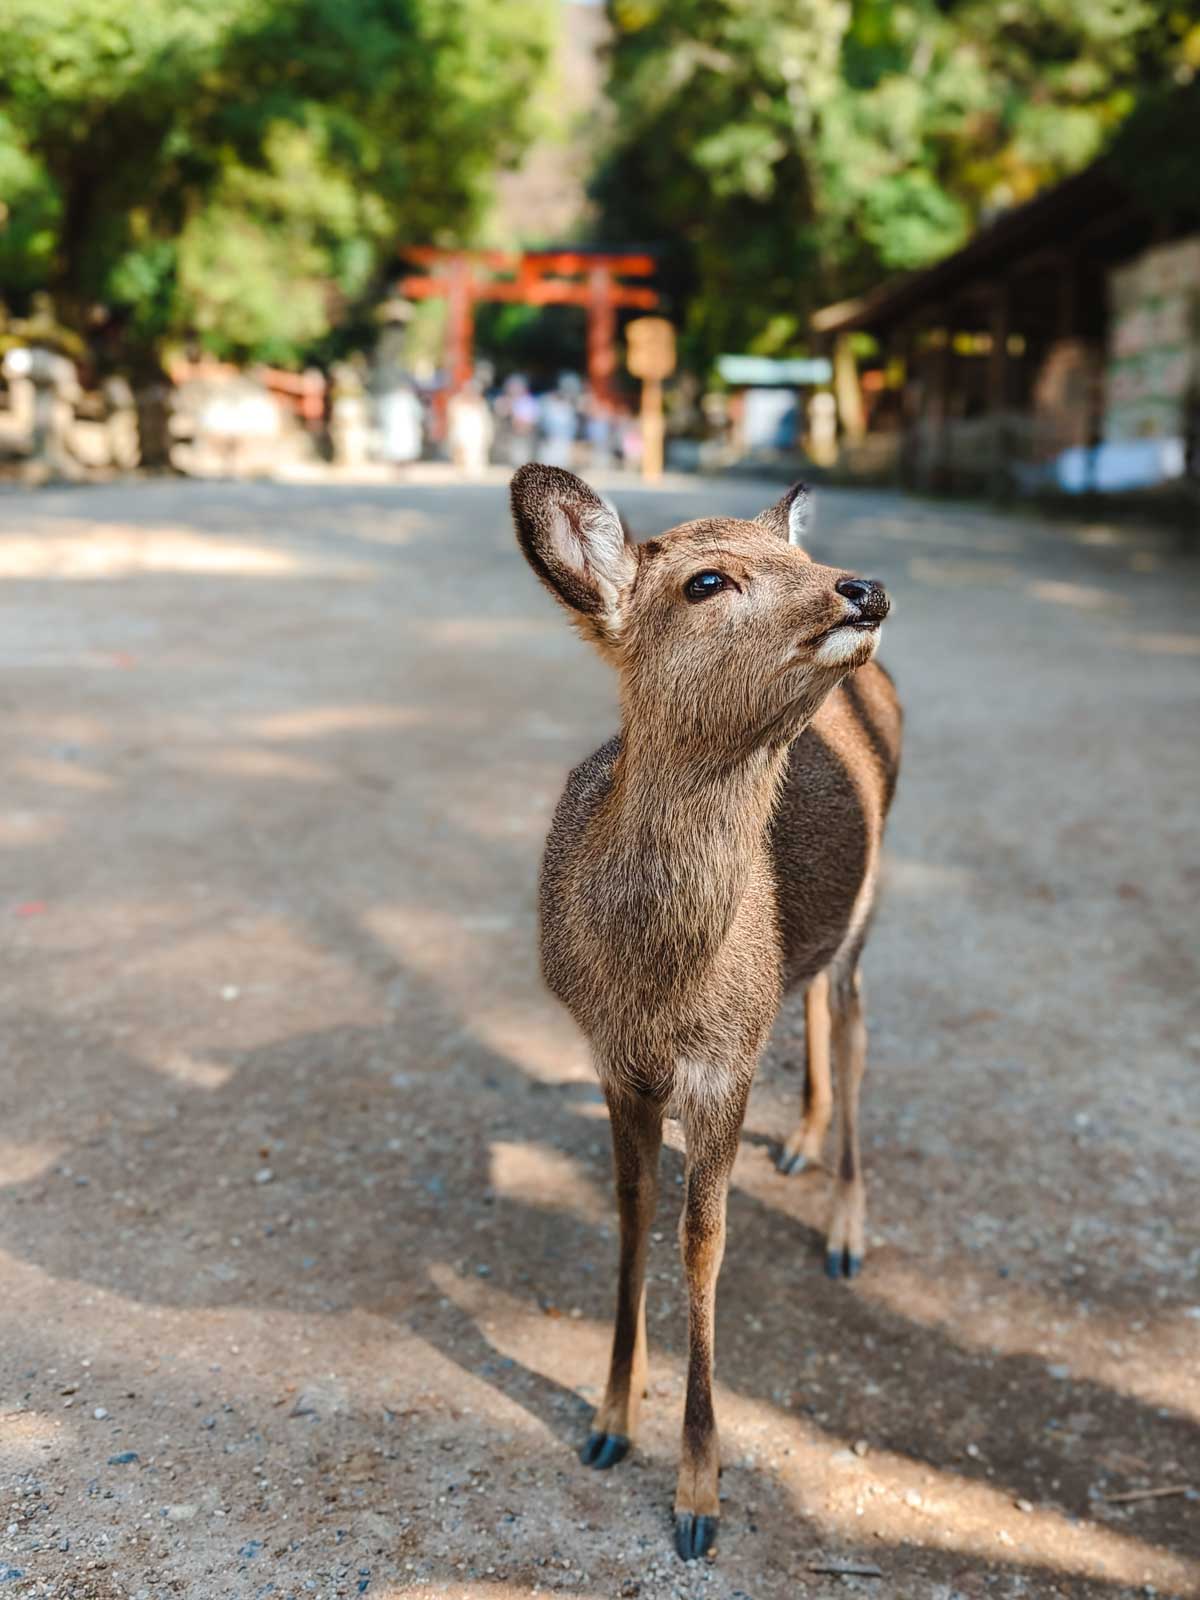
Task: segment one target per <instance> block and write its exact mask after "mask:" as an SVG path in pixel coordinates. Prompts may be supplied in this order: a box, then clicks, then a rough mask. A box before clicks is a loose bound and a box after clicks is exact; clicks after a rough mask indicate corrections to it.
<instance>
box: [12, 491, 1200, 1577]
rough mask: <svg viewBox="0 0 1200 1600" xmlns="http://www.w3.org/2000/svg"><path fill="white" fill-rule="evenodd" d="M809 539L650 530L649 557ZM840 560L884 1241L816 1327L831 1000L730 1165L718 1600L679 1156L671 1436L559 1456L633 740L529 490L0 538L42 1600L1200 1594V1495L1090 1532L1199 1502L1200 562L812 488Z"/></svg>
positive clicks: (656, 516)
mask: <svg viewBox="0 0 1200 1600" xmlns="http://www.w3.org/2000/svg"><path fill="white" fill-rule="evenodd" d="M771 496H772V491H771V490H770V489H756V488H755V486H754V485H750V484H736V485H734V484H712V483H701V482H697V483H695V484H691V485H688V486H686V488H685V489H682V490H680V489H678V488H676V487H672V488H670V489H668V490H664V491H662V492H660V493H657V494H656V493H650V492H647V491H642V490H637V491H632V492H629V493H627V494H624V495H623V496H622V501H623V505H624V506H625V507H626V508H627V509H628V511H629V513H630V516H631V520H632V522H633V524H634V526H635V527H636V528H637V530H638V531H639V532H640V533H644V534H650V533H653V532H655V531H658V530H659V529H661V528H662V527H665V526H667V525H669V524H670V523H671V522H673V521H676V520H679V519H681V518H682V517H684V516H689V515H696V514H702V513H704V512H708V511H714V510H718V509H722V510H729V511H734V512H739V513H743V514H752V513H753V512H754V511H756V510H758V509H759V508H760V506H761V504H762V503H763V502H764V499H765V498H770V497H771ZM813 547H814V551H815V553H817V554H819V555H821V556H822V557H824V558H826V559H829V560H833V561H837V562H838V563H840V564H843V565H845V566H847V567H851V568H854V569H856V570H860V571H866V572H869V573H871V574H873V575H876V576H879V577H881V578H882V579H884V581H885V582H886V583H887V584H888V587H889V589H890V590H891V591H892V592H893V594H894V596H895V600H896V611H895V617H894V621H893V622H892V623H891V624H889V635H888V638H887V641H886V649H885V652H884V658H885V660H886V661H887V663H888V664H889V666H890V667H892V669H893V670H894V672H895V674H896V676H897V678H898V680H899V682H900V686H901V690H902V693H903V695H904V698H905V701H906V705H907V709H908V723H909V731H908V752H907V766H906V771H905V774H904V778H903V782H902V787H901V792H900V798H899V802H898V807H897V812H896V816H895V825H894V827H893V829H892V832H891V834H890V836H889V866H888V892H887V896H886V902H885V906H884V909H883V911H882V913H881V916H880V919H879V924H878V927H877V930H876V933H875V935H874V937H873V941H872V945H871V949H870V952H869V957H868V968H867V971H868V983H869V1000H870V1009H871V1015H872V1019H873V1025H874V1036H873V1057H872V1069H871V1073H870V1076H869V1078H868V1083H867V1088H866V1094H865V1112H866V1126H867V1151H868V1155H869V1159H870V1180H871V1205H872V1211H871V1225H870V1231H871V1234H872V1235H873V1240H872V1243H873V1250H872V1255H871V1259H870V1261H869V1264H868V1271H867V1273H866V1275H865V1276H864V1278H863V1279H862V1281H861V1285H860V1286H858V1287H855V1288H853V1289H838V1290H834V1289H833V1288H831V1287H830V1286H828V1285H827V1284H826V1283H825V1281H824V1279H823V1278H822V1277H821V1274H820V1270H819V1264H818V1257H817V1253H816V1252H817V1242H818V1239H819V1234H820V1227H821V1223H822V1220H823V1214H824V1203H825V1190H824V1184H823V1182H822V1179H821V1177H820V1175H819V1174H815V1175H810V1176H806V1177H804V1178H801V1179H798V1180H785V1179H783V1178H781V1177H779V1176H778V1175H777V1174H776V1173H775V1172H774V1171H773V1169H772V1166H771V1161H770V1156H771V1153H772V1150H773V1148H774V1144H775V1141H777V1140H778V1139H779V1138H780V1137H781V1136H782V1134H783V1133H784V1132H786V1130H787V1128H788V1127H789V1125H790V1123H791V1121H792V1120H793V1119H794V1116H795V1113H796V1109H797V1103H798V1098H799V1075H798V1073H797V1070H796V1061H797V1056H798V1045H799V1038H798V1035H799V1030H800V1028H801V1014H800V1008H799V1007H795V1008H792V1009H789V1011H788V1012H786V1013H785V1015H784V1016H783V1017H782V1018H781V1020H780V1024H779V1027H778V1029H777V1032H776V1039H775V1041H774V1044H773V1046H772V1048H771V1051H770V1054H769V1057H768V1059H767V1061H766V1062H765V1063H764V1067H763V1071H762V1073H761V1076H760V1081H759V1083H758V1084H757V1086H756V1089H755V1094H754V1098H753V1100H752V1105H751V1112H750V1117H749V1119H748V1123H747V1128H746V1134H745V1138H744V1141H743V1149H742V1153H741V1156H740V1158H739V1162H738V1166H737V1169H736V1172H735V1188H734V1195H733V1199H732V1203H731V1209H730V1242H729V1251H728V1255H727V1258H726V1266H725V1271H724V1273H723V1277H722V1284H721V1294H720V1304H719V1314H718V1338H719V1356H718V1381H719V1385H720V1390H721V1393H720V1401H719V1403H720V1415H721V1419H722V1426H723V1445H724V1458H725V1461H726V1463H727V1469H726V1473H725V1478H724V1492H725V1494H726V1496H727V1503H726V1508H725V1519H724V1527H723V1532H722V1538H721V1553H720V1558H719V1560H718V1562H717V1563H716V1564H715V1565H713V1566H711V1567H706V1568H705V1569H703V1570H701V1571H694V1570H685V1569H683V1568H682V1567H680V1566H679V1565H678V1564H677V1563H676V1562H675V1559H674V1557H673V1555H672V1554H671V1553H670V1548H669V1542H668V1527H669V1519H668V1515H667V1513H668V1509H669V1502H670V1496H671V1491H672V1484H673V1477H674V1458H675V1432H676V1429H677V1427H678V1416H679V1409H680V1405H681V1399H682V1374H683V1363H684V1346H683V1331H684V1330H683V1309H682V1299H681V1295H680V1292H679V1281H678V1272H677V1266H676V1258H675V1248H674V1222H675V1217H674V1206H673V1203H672V1196H673V1194H674V1193H675V1192H676V1188H677V1184H676V1180H677V1178H678V1175H679V1157H678V1153H677V1150H672V1151H669V1152H668V1154H667V1165H666V1170H665V1173H664V1177H665V1182H664V1193H665V1201H664V1206H663V1213H662V1216H661V1218H660V1222H659V1225H658V1228H657V1230H656V1235H657V1237H656V1241H655V1243H654V1245H653V1253H652V1260H651V1308H650V1317H651V1343H652V1373H651V1398H650V1402H649V1404H648V1406H647V1429H646V1436H645V1439H644V1441H643V1443H642V1447H641V1449H640V1450H639V1452H638V1454H637V1456H636V1458H635V1459H634V1460H633V1461H632V1462H630V1463H629V1464H628V1465H627V1466H626V1467H622V1468H621V1469H618V1471H616V1472H614V1473H611V1474H604V1475H597V1474H591V1473H587V1472H585V1471H584V1470H583V1469H582V1468H580V1467H579V1466H578V1465H577V1464H576V1461H575V1457H574V1448H575V1446H576V1444H577V1442H578V1440H579V1438H580V1437H581V1434H582V1432H583V1431H585V1430H586V1422H587V1414H588V1409H589V1405H590V1404H591V1403H592V1402H593V1401H594V1399H595V1397H596V1390H597V1387H598V1385H599V1384H600V1382H601V1379H602V1375H603V1368H604V1360H605V1353H606V1344H607V1334H608V1326H607V1320H608V1315H609V1308H610V1300H611V1293H612V1272H613V1256H614V1253H615V1242H614V1230H613V1220H612V1215H611V1207H610V1202H609V1195H608V1184H609V1178H608V1154H607V1129H606V1126H605V1121H604V1113H603V1106H602V1104H601V1103H600V1100H599V1096H598V1093H597V1091H596V1089H595V1086H594V1084H593V1082H592V1079H591V1075H590V1072H589V1069H588V1066H587V1061H586V1057H585V1053H584V1051H583V1048H582V1046H581V1043H580V1041H579V1040H578V1039H577V1038H576V1036H575V1035H574V1033H573V1031H572V1028H571V1026H570V1024H569V1022H568V1021H567V1019H566V1018H565V1017H564V1016H562V1015H561V1014H560V1013H559V1012H558V1011H557V1010H556V1009H555V1007H554V1006H553V1004H552V1002H551V1001H550V1000H549V998H548V997H547V996H546V995H545V994H544V993H543V991H542V990H541V987H540V984H539V981H538V978H537V973H536V964H535V959H534V949H533V932H534V921H533V919H534V886H535V877H536V867H537V857H538V853H539V849H540V843H541V838H542V836H543V834H544V830H545V826H546V821H547V817H548V813H549V809H550V807H551V806H552V805H553V802H554V799H555V798H556V795H557V792H558V787H559V785H560V783H561V780H562V776H563V773H564V772H565V770H566V768H567V767H568V766H569V765H570V764H571V763H572V762H573V761H575V760H577V759H578V758H579V757H580V756H581V755H582V754H584V753H586V751H587V750H588V749H590V748H591V747H592V746H593V745H594V744H595V743H597V742H599V740H600V739H601V738H602V737H604V736H605V735H606V734H607V733H608V732H609V731H610V730H611V727H612V725H613V718H614V711H613V697H612V685H611V683H610V682H609V681H608V679H607V677H606V675H605V673H604V670H603V668H602V667H601V666H600V664H599V663H598V662H597V663H593V662H592V661H591V659H590V658H589V657H588V656H587V655H586V654H585V652H584V650H583V648H582V646H581V645H579V644H578V643H577V642H576V641H575V640H574V638H573V637H572V635H571V633H570V631H569V630H568V629H567V628H566V627H565V626H564V624H563V621H562V618H561V616H560V615H559V614H558V613H557V611H556V610H555V609H554V608H553V607H552V605H551V604H550V602H549V601H548V600H547V599H546V598H545V596H544V595H542V594H541V592H540V591H539V590H538V589H537V587H536V585H535V583H534V581H533V579H532V578H531V576H530V575H529V574H528V572H527V571H526V569H525V568H524V565H523V563H521V562H520V559H519V557H518V556H517V553H516V551H515V547H514V545H513V543H512V540H511V535H510V533H509V530H508V527H507V522H506V517H505V509H504V498H503V491H502V489H500V488H499V487H496V486H481V487H476V488H471V489H450V488H443V487H407V488H394V489H392V488H387V487H371V488H353V487H344V488H338V489H331V488H321V487H305V488H299V487H291V488H288V487H282V486H268V485H250V486H246V485H240V486H233V485H219V484H218V485H170V484H148V485H134V486H113V487H110V488H105V489H90V490H81V491H74V492H69V493H68V492H64V493H57V492H55V493H46V494H43V495H41V496H26V495H12V496H7V497H5V498H4V499H3V500H2V501H0V574H2V575H3V576H4V578H5V584H4V591H3V598H4V619H3V621H4V626H3V632H2V633H0V657H2V659H3V662H4V666H5V673H4V679H3V697H4V715H5V719H6V728H5V753H6V754H5V765H6V783H5V793H4V801H3V806H2V807H0V875H2V876H0V935H2V936H3V939H4V961H3V964H2V966H0V999H2V1001H3V1005H4V1015H5V1019H6V1023H5V1049H4V1052H3V1056H2V1058H0V1075H2V1076H0V1093H2V1094H3V1104H4V1107H5V1117H4V1121H3V1125H2V1126H0V1488H3V1489H4V1490H5V1492H6V1493H7V1492H8V1491H10V1490H11V1493H8V1500H7V1501H6V1504H9V1505H10V1506H11V1507H12V1508H13V1509H12V1511H11V1514H10V1515H8V1516H7V1517H6V1518H5V1519H0V1563H3V1562H8V1563H9V1564H10V1566H11V1567H13V1568H16V1569H17V1570H19V1571H20V1572H22V1573H23V1574H25V1576H24V1578H23V1579H21V1580H15V1579H14V1580H13V1581H14V1582H17V1581H20V1582H23V1583H28V1584H30V1585H34V1586H36V1584H37V1583H39V1582H49V1581H51V1580H56V1581H58V1582H60V1583H62V1582H64V1581H66V1580H68V1579H69V1580H70V1581H71V1582H73V1583H75V1584H76V1585H78V1588H77V1590H76V1592H77V1593H79V1594H80V1595H95V1596H108V1595H110V1594H111V1595H116V1594H136V1593H138V1592H139V1591H142V1590H145V1591H146V1592H147V1593H149V1594H154V1595H157V1594H159V1593H164V1594H165V1593H172V1592H176V1593H184V1594H204V1595H207V1594H214V1593H221V1594H231V1595H242V1594H245V1595H259V1594H265V1593H268V1592H272V1593H277V1594H279V1595H287V1594H290V1593H296V1594H302V1593H311V1592H314V1590H313V1589H306V1588H305V1585H306V1584H313V1585H315V1592H318V1593H320V1594H322V1595H324V1594H340V1593H345V1594H355V1593H357V1592H366V1593H372V1594H406V1593H408V1592H410V1591H411V1592H417V1591H419V1590H420V1589H422V1588H424V1587H427V1586H428V1585H430V1584H433V1585H434V1586H435V1588H437V1587H441V1586H449V1588H450V1592H456V1593H461V1594H471V1595H478V1594H487V1593H495V1594H497V1595H505V1596H507V1595H526V1594H530V1593H532V1592H533V1590H534V1589H535V1588H540V1589H541V1590H547V1589H561V1590H563V1591H565V1592H572V1593H579V1594H586V1595H594V1596H596V1597H605V1600H607V1597H609V1596H612V1595H616V1594H621V1593H628V1594H634V1593H640V1594H642V1595H643V1596H647V1597H657V1596H660V1595H662V1596H666V1595H673V1594H676V1593H680V1594H686V1595H691V1594H693V1593H694V1594H705V1595H712V1596H716V1597H721V1600H725V1597H728V1600H734V1597H736V1596H739V1595H740V1596H746V1595H750V1596H755V1597H758V1596H764V1597H766V1596H775V1595H779V1596H782V1595H785V1594H786V1595H793V1594H809V1595H813V1596H824V1595H832V1594H835V1593H838V1594H841V1593H851V1592H863V1593H874V1592H878V1591H879V1589H880V1585H878V1584H876V1585H874V1586H872V1584H871V1581H870V1580H865V1579H864V1580H839V1579H833V1578H828V1577H823V1576H819V1575H816V1574H813V1573H812V1572H810V1571H809V1566H810V1564H811V1563H812V1562H814V1561H816V1560H818V1558H819V1557H820V1556H821V1555H825V1556H834V1557H839V1556H854V1557H859V1558H863V1559H865V1560H867V1561H869V1562H873V1563H875V1564H876V1565H878V1566H879V1567H880V1568H881V1569H882V1570H883V1571H884V1573H885V1586H886V1592H888V1593H889V1594H891V1593H896V1594H904V1593H914V1594H917V1593H920V1594H937V1595H945V1596H950V1595H954V1594H961V1595H966V1596H973V1595H1001V1596H1009V1595H1011V1596H1017V1595H1030V1596H1033V1595H1037V1596H1041V1595H1047V1594H1052V1593H1056V1592H1057V1593H1060V1594H1064V1595H1114V1596H1115V1595H1125V1594H1135V1593H1140V1592H1143V1586H1144V1585H1146V1584H1150V1585H1152V1586H1154V1588H1156V1589H1157V1591H1158V1593H1159V1594H1162V1595H1166V1594H1186V1593H1190V1592H1196V1591H1200V1566H1198V1565H1197V1562H1198V1558H1200V1548H1198V1547H1200V1539H1198V1538H1197V1535H1196V1531H1195V1529H1196V1523H1197V1506H1196V1504H1195V1503H1194V1502H1193V1501H1189V1500H1187V1499H1185V1498H1183V1497H1173V1498H1165V1499H1160V1500H1153V1501H1142V1502H1137V1501H1135V1502H1128V1503H1121V1502H1109V1501H1107V1500H1106V1499H1105V1498H1103V1497H1104V1496H1105V1495H1109V1494H1118V1493H1121V1492H1122V1491H1128V1490H1129V1489H1131V1488H1137V1487H1140V1486H1153V1485H1160V1484H1163V1483H1173V1482H1178V1483H1192V1484H1194V1485H1197V1486H1198V1487H1200V1473H1198V1469H1197V1460H1198V1457H1200V1448H1198V1441H1197V1422H1198V1420H1200V1388H1198V1382H1200V1380H1198V1365H1200V1364H1198V1363H1197V1359H1196V1356H1197V1349H1198V1348H1200V1293H1198V1291H1197V1287H1196V1285H1197V1276H1198V1274H1197V1268H1198V1267H1200V1236H1198V1233H1197V1226H1196V1221H1195V1215H1194V1211H1195V1208H1194V1205H1193V1204H1191V1203H1189V1199H1188V1195H1189V1181H1190V1180H1193V1179H1194V1172H1195V1168H1196V1158H1197V1153H1198V1151H1197V1144H1198V1142H1200V1141H1198V1139H1197V1131H1196V1119H1195V1088H1194V1086H1195V1066H1196V1055H1197V1047H1198V1046H1200V1017H1198V1016H1197V1014H1196V1011H1195V1001H1194V995H1195V993H1196V987H1197V983H1196V978H1197V974H1196V971H1195V966H1196V959H1195V944H1194V937H1193V934H1194V913H1193V905H1194V901H1195V897H1196V891H1197V888H1198V887H1200V861H1198V859H1197V855H1196V851H1195V833H1194V824H1193V822H1192V813H1193V811H1194V804H1195V794H1196V789H1197V781H1196V780H1197V771H1196V765H1197V763H1196V757H1195V752H1194V738H1192V737H1191V736H1190V733H1189V730H1190V729H1192V728H1194V726H1195V723H1196V698H1197V697H1196V683H1197V675H1198V673H1197V669H1198V667H1200V624H1197V623H1196V621H1195V600H1196V599H1197V597H1198V595H1200V575H1198V574H1197V571H1196V569H1195V568H1194V567H1191V566H1186V565H1182V564H1181V563H1180V561H1179V559H1178V558H1177V557H1176V556H1175V555H1174V554H1173V553H1172V551H1171V549H1170V547H1169V545H1168V544H1166V543H1165V542H1160V541H1157V540H1155V539H1154V538H1152V537H1150V536H1143V537H1136V536H1132V535H1129V534H1127V533H1119V532H1116V531H1114V530H1109V529H1105V528H1103V527H1101V526H1088V527H1083V528H1080V529H1073V530H1071V529H1066V530H1064V529H1054V530H1050V529H1046V528H1043V527H1041V526H1040V525H1038V524H1037V523H1034V522H1031V521H1028V520H1022V519H1000V518H997V517H995V516H992V515H990V514H987V513H984V512H982V511H978V510H963V509H961V508H955V507H947V506H931V505H927V504H923V503H920V502H914V501H902V500H899V499H896V498H894V497H891V496H886V495H869V494H848V493H843V494H838V493H834V492H829V493H826V494H823V495H822V496H821V497H820V503H819V509H818V519H817V526H816V532H815V536H814V539H813ZM97 1410H100V1411H102V1412H103V1413H105V1414H104V1415H102V1416H97V1415H96V1412H97ZM129 1451H134V1452H136V1455H137V1459H136V1460H135V1461H129V1462H124V1463H122V1462H119V1461H116V1460H115V1458H117V1457H120V1456H121V1455H122V1454H124V1453H127V1452H129ZM110 1463H112V1464H110ZM4 1528H10V1529H12V1530H13V1531H10V1532H9V1533H7V1534H3V1529H4ZM64 1540H65V1541H66V1544H67V1548H66V1549H64V1548H62V1546H63V1542H64ZM0 1570H3V1568H2V1566H0ZM364 1583H365V1585H366V1588H364V1589H362V1590H361V1591H360V1587H359V1586H360V1585H363V1584H364ZM267 1585H274V1589H273V1590H268V1589H267V1587H266V1586H267ZM30 1592H31V1593H33V1592H36V1587H33V1588H31V1589H30Z"/></svg>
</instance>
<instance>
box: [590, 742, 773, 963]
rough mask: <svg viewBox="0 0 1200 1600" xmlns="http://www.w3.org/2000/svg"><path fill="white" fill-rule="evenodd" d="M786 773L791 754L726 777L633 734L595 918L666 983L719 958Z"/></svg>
mask: <svg viewBox="0 0 1200 1600" xmlns="http://www.w3.org/2000/svg"><path fill="white" fill-rule="evenodd" d="M786 763H787V747H786V746H784V747H782V748H781V749H775V750H757V751H754V752H753V753H752V754H750V755H749V756H747V757H746V758H745V759H743V760H741V761H739V762H737V763H736V764H735V765H733V766H728V767H720V766H718V765H716V764H715V763H712V762H706V761H696V760H689V759H688V758H687V757H686V756H681V755H679V754H678V753H677V752H670V751H665V750H663V749H662V748H661V747H660V746H658V745H656V744H652V743H650V742H649V741H647V740H643V739H640V738H639V737H638V733H637V730H636V729H630V728H628V727H626V729H625V730H624V732H623V734H622V749H621V754H620V755H619V757H618V758H617V763H616V768H615V771H614V774H613V787H612V790H611V793H610V795H609V799H608V803H607V805H606V806H605V809H604V814H603V821H602V824H601V827H602V841H603V842H602V846H601V853H602V858H603V864H602V871H601V875H600V883H601V884H602V885H603V887H602V889H601V897H602V906H597V907H596V910H597V911H602V912H603V914H604V915H603V920H604V922H606V923H607V924H608V926H609V929H610V930H611V934H612V937H614V938H615V939H617V940H618V941H619V942H620V944H621V945H622V946H623V948H624V949H625V951H626V952H628V954H629V955H630V956H633V957H635V958H638V959H641V960H642V961H645V962H647V963H649V964H651V965H652V966H653V967H654V968H655V969H656V970H657V971H658V972H659V973H660V974H661V975H662V976H664V977H666V976H668V975H670V974H672V973H678V974H681V975H686V974H687V973H688V972H689V971H697V970H701V969H702V968H703V967H704V965H705V964H706V962H707V961H708V960H710V959H711V958H712V957H713V956H714V955H715V954H716V952H717V951H718V950H719V948H720V946H721V945H722V943H723V942H724V940H725V938H726V936H727V935H728V933H729V930H730V928H731V926H732V924H733V921H734V918H735V916H736V915H737V912H738V908H739V906H740V905H741V902H742V900H743V898H744V896H745V894H746V890H747V887H748V886H749V884H750V882H751V879H752V877H753V876H754V874H755V873H756V871H761V867H762V862H763V857H764V854H765V852H766V850H767V848H768V844H767V832H768V828H769V826H770V821H771V815H772V812H773V810H774V807H775V803H776V799H777V797H778V793H779V787H780V783H781V781H782V778H783V773H784V768H785V766H786ZM598 887H599V885H598Z"/></svg>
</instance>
